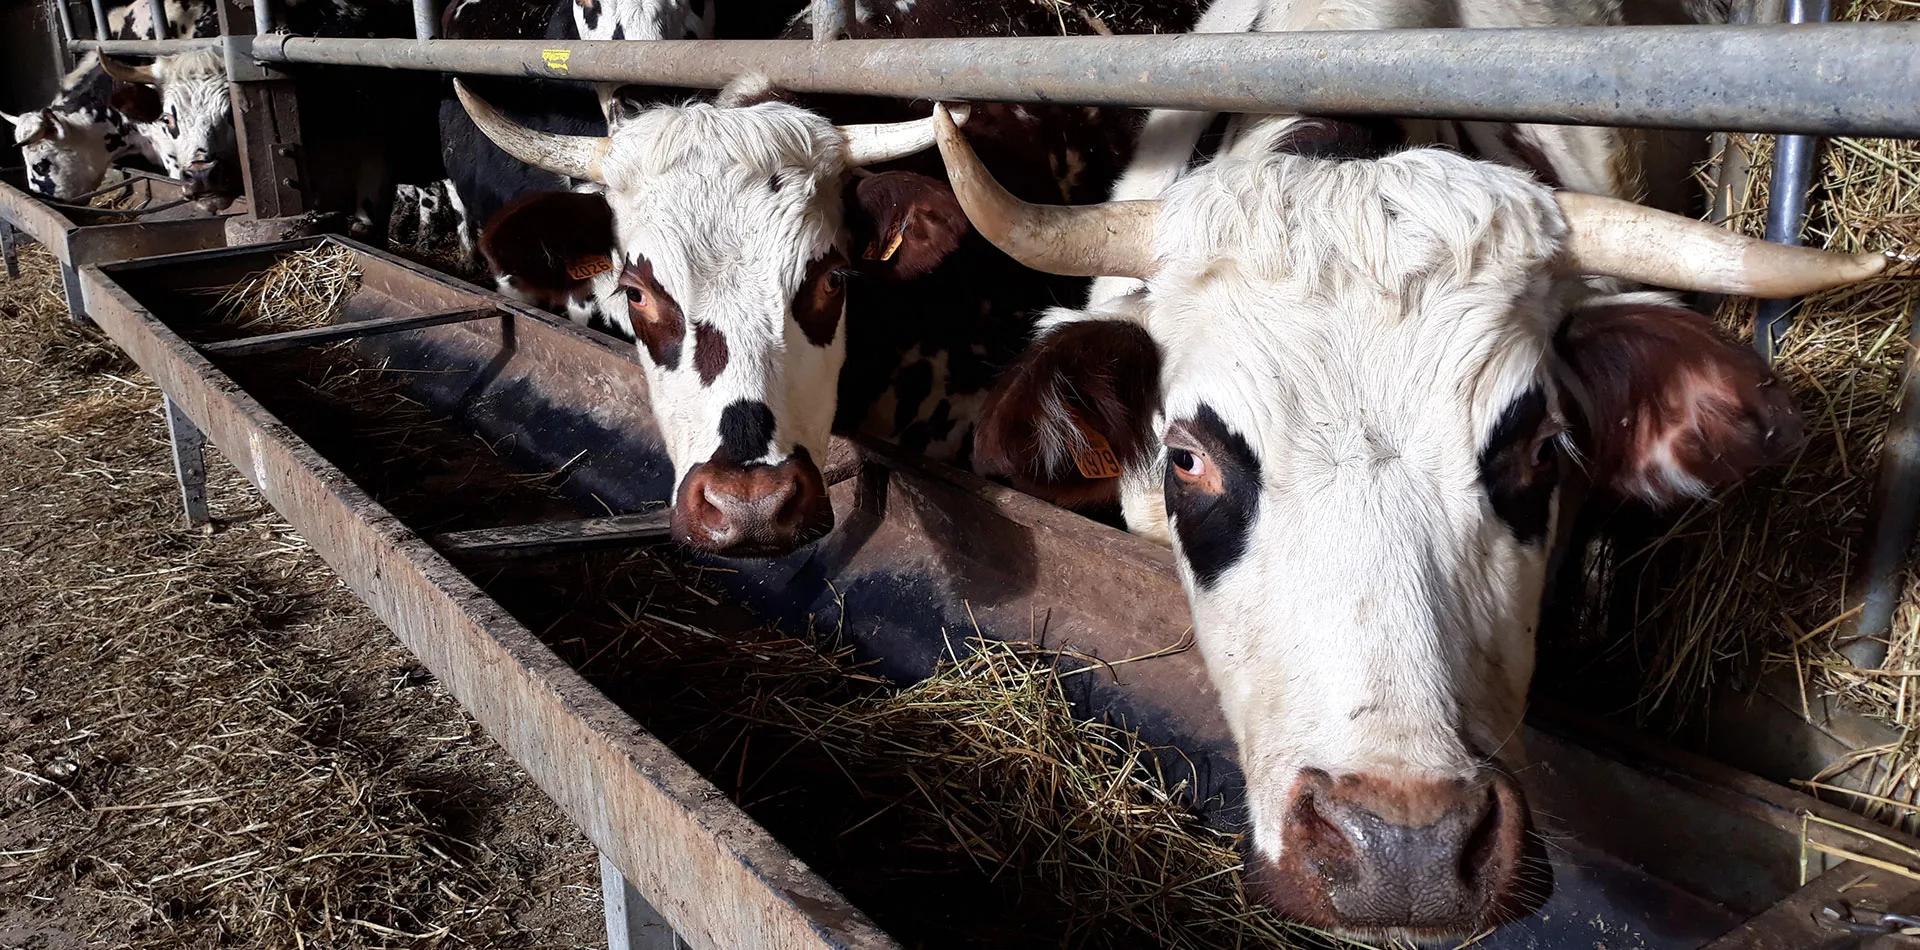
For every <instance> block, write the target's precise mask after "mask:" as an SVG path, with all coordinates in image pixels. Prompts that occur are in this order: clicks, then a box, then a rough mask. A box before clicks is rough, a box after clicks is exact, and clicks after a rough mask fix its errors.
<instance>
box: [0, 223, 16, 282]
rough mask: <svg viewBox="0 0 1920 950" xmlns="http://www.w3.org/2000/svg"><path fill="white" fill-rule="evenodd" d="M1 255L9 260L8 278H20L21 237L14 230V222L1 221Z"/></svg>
mask: <svg viewBox="0 0 1920 950" xmlns="http://www.w3.org/2000/svg"><path fill="white" fill-rule="evenodd" d="M0 257H4V258H5V259H6V262H7V279H8V280H19V279H20V237H19V235H18V234H16V233H15V232H14V230H13V222H11V221H0Z"/></svg>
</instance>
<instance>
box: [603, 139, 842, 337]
mask: <svg viewBox="0 0 1920 950" xmlns="http://www.w3.org/2000/svg"><path fill="white" fill-rule="evenodd" d="M612 139H613V144H612V147H611V148H610V149H609V150H608V153H607V156H606V158H605V159H603V160H602V162H601V168H602V171H603V173H604V176H605V178H606V183H607V201H608V204H609V205H610V206H611V207H612V208H613V212H614V225H615V231H616V236H617V237H618V240H619V243H620V249H621V251H622V252H623V253H625V254H627V255H628V256H629V257H633V256H636V255H645V256H646V258H647V259H648V260H649V261H651V262H652V263H653V265H654V272H655V275H656V277H657V278H658V279H659V280H660V281H661V283H662V284H663V285H665V286H666V287H667V288H668V290H669V291H670V292H674V293H676V294H678V293H680V292H681V291H683V290H697V289H699V288H700V287H702V286H703V285H706V284H709V283H711V282H713V281H716V280H718V281H722V282H725V283H729V284H738V283H739V282H740V281H741V280H745V281H748V282H771V284H778V285H781V288H780V289H782V290H783V291H784V292H791V290H792V289H793V288H794V287H796V286H798V284H799V282H800V280H801V278H802V277H803V276H804V275H805V272H806V267H807V264H808V263H809V262H811V261H812V260H814V259H815V258H817V257H819V256H820V255H821V254H823V253H825V252H826V250H827V248H829V247H830V246H832V244H833V242H834V239H835V237H836V236H837V235H838V233H839V230H840V222H841V211H840V195H841V187H842V185H843V183H844V181H845V179H846V176H847V174H848V172H849V170H850V169H849V167H848V164H847V152H846V140H845V139H844V138H843V137H842V136H841V134H840V132H839V130H838V129H836V128H835V127H834V126H833V124H832V123H830V122H828V121H827V120H825V119H823V118H821V117H820V116H818V115H816V114H814V113H812V112H809V111H807V110H805V109H801V108H798V107H796V106H792V105H788V104H786V103H777V102H769V103H761V104H758V105H752V106H745V107H724V106H716V105H711V104H707V103H693V104H689V105H684V106H661V107H656V108H653V109H649V110H647V111H645V112H642V113H641V114H640V115H639V116H637V117H634V118H632V119H628V120H625V121H621V122H618V123H616V124H615V126H614V128H613V132H612ZM769 289H773V288H771V287H769ZM680 303H681V304H682V306H691V305H696V304H697V302H696V301H691V300H681V301H680Z"/></svg>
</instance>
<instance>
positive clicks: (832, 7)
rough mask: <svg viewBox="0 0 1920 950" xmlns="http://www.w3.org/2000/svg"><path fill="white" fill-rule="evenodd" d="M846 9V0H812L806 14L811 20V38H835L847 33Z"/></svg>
mask: <svg viewBox="0 0 1920 950" xmlns="http://www.w3.org/2000/svg"><path fill="white" fill-rule="evenodd" d="M848 10H849V8H848V6H847V0H813V8H812V12H810V13H809V14H808V17H809V18H810V19H812V20H813V38H814V39H816V40H837V39H839V38H840V37H842V36H845V35H847V14H848Z"/></svg>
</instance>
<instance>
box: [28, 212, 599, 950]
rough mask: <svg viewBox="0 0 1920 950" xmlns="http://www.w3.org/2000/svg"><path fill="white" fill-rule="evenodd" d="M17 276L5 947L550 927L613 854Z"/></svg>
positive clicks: (577, 938)
mask: <svg viewBox="0 0 1920 950" xmlns="http://www.w3.org/2000/svg"><path fill="white" fill-rule="evenodd" d="M20 263H21V270H22V274H21V278H20V279H19V280H17V281H7V280H5V279H4V278H0V505H4V507H5V508H6V511H7V514H6V517H5V518H4V519H0V643H4V644H5V648H4V649H0V921H4V924H0V932H4V934H5V937H4V938H0V944H5V945H7V946H15V945H18V946H24V947H45V948H48V950H58V948H69V947H86V948H101V950H118V948H135V947H137V948H179V947H196V948H197V947H214V946H220V947H235V948H263V950H264V948H284V947H302V946H304V947H309V948H312V947H338V948H348V950H350V948H373V947H400V946H407V947H441V946H445V947H454V946H472V947H502V948H517V947H554V946H585V945H591V943H592V942H593V941H595V940H596V939H600V934H601V933H602V932H603V931H601V926H602V925H601V920H600V907H599V894H598V887H597V884H596V881H595V870H594V862H595V858H594V855H593V850H592V848H591V846H590V845H589V844H588V843H587V842H586V841H585V840H584V839H583V838H582V837H581V836H580V835H579V833H578V832H577V831H575V830H574V829H573V828H572V826H571V825H570V824H569V823H568V822H567V820H566V819H565V818H564V817H562V816H561V815H559V814H558V812H557V811H556V810H555V809H554V808H553V806H552V805H551V803H549V802H548V801H547V800H546V798H545V797H544V796H543V795H542V794H541V793H540V792H539V790H538V789H536V788H534V787H533V786H532V784H531V783H530V782H528V781H527V780H526V778H525V777H524V775H523V774H522V773H520V771H519V770H518V768H517V767H515V766H514V765H513V763H512V761H511V760H510V759H508V758H507V757H506V756H505V755H504V754H503V753H501V752H500V751H499V749H498V748H497V747H495V746H494V745H493V744H492V743H491V742H490V741H489V740H488V739H487V738H486V737H485V736H484V735H483V734H481V733H480V732H479V731H478V730H477V729H476V728H475V727H474V725H473V723H472V721H471V720H470V719H468V718H467V717H466V716H465V714H464V713H462V712H461V710H460V708H459V707H458V705H457V704H455V703H454V702H453V701H452V700H451V699H449V698H448V697H447V696H446V695H445V694H444V693H443V692H441V691H440V690H439V689H438V688H437V687H436V686H434V684H433V682H432V680H431V678H430V677H429V676H427V675H426V673H425V672H424V671H423V670H422V669H421V668H420V667H419V666H418V664H417V663H415V662H414V661H413V659H412V658H411V657H410V656H409V655H407V654H406V652H405V651H404V650H403V649H400V648H399V647H398V646H397V645H396V644H395V643H394V642H393V639H392V636H391V635H390V634H388V633H387V632H386V631H385V630H384V629H383V628H382V627H381V625H380V624H379V622H378V621H377V620H376V619H375V618H373V617H372V616H371V614H370V613H369V612H368V611H367V610H366V608H365V607H363V606H362V605H361V604H360V603H359V602H358V600H357V599H356V598H355V597H354V596H353V595H352V594H351V593H349V592H347V591H346V590H344V589H343V588H341V587H340V585H339V583H338V581H337V580H336V579H335V578H334V576H333V574H332V572H331V571H329V570H328V569H327V568H326V566H325V565H324V564H323V563H321V561H320V560H319V558H318V557H317V556H316V555H315V554H314V553H313V552H312V550H311V549H310V548H308V547H307V546H306V545H305V544H304V543H303V542H302V541H301V539H300V538H298V537H297V536H295V535H294V534H293V533H292V531H291V529H290V528H289V527H288V526H287V525H286V524H284V523H283V522H281V521H280V519H279V518H278V517H277V516H276V515H275V514H274V512H273V511H272V509H270V508H269V507H267V506H266V505H265V504H264V502H262V501H261V500H260V498H259V496H258V495H256V494H254V493H253V492H252V491H251V489H249V488H248V487H247V485H246V483H245V482H244V480H243V479H242V478H241V477H240V476H239V475H238V473H237V472H235V471H234V470H233V469H232V467H231V466H229V465H226V464H225V463H223V462H221V461H220V460H219V458H218V456H217V455H211V456H210V458H209V459H208V477H209V482H210V484H209V489H210V490H209V496H210V499H211V501H212V504H213V507H214V515H215V517H216V519H217V520H218V526H217V530H215V531H213V532H211V533H207V532H202V531H198V530H193V529H189V528H187V527H186V526H185V525H184V524H183V523H182V521H181V518H180V514H179V500H178V495H177V490H176V488H175V486H174V481H173V475H172V469H171V465H170V463H169V460H168V449H167V444H166V440H165V435H164V433H165V426H164V423H163V422H162V420H161V419H160V418H159V414H158V412H157V405H158V402H159V394H158V392H157V391H156V390H155V389H154V388H153V387H152V386H151V384H150V383H148V382H147V381H146V380H145V378H144V377H143V376H141V375H140V373H139V371H138V370H137V369H136V368H135V367H133V366H132V364H131V363H130V362H128V361H127V359H126V357H125V356H123V355H121V354H120V353H119V352H118V351H117V350H116V349H115V348H114V347H113V346H112V345H111V344H110V343H108V342H106V341H104V340H103V339H102V338H100V337H99V336H98V335H97V334H91V333H87V332H84V331H81V330H78V329H75V328H73V327H71V326H69V325H68V323H67V317H66V311H65V308H64V305H63V303H62V301H61V297H60V294H59V286H60V281H59V271H58V267H57V265H56V264H55V262H54V261H53V259H52V258H51V256H49V255H48V254H47V253H46V251H45V250H44V249H42V248H40V247H37V246H28V247H23V248H22V249H21V261H20Z"/></svg>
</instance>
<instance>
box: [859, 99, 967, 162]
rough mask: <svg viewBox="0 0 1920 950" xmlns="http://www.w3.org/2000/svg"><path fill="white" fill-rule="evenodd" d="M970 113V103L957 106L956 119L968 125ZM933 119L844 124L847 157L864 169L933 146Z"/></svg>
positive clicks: (929, 117) (930, 117) (914, 153)
mask: <svg viewBox="0 0 1920 950" xmlns="http://www.w3.org/2000/svg"><path fill="white" fill-rule="evenodd" d="M967 112H968V109H967V107H966V106H958V107H956V109H955V113H956V116H955V118H954V121H955V122H957V123H960V124H962V125H965V124H966V121H967ZM933 121H934V120H933V116H927V117H926V118H924V119H914V120H913V121H911V122H878V123H873V124H870V125H843V126H840V134H841V136H842V137H844V138H845V139H846V140H847V160H848V162H849V163H851V164H852V165H853V167H855V168H861V167H864V166H867V165H878V164H880V163H881V162H890V161H893V160H894V159H896V158H906V157H907V156H909V155H916V154H919V153H920V152H924V151H926V150H927V149H929V148H931V147H933Z"/></svg>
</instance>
